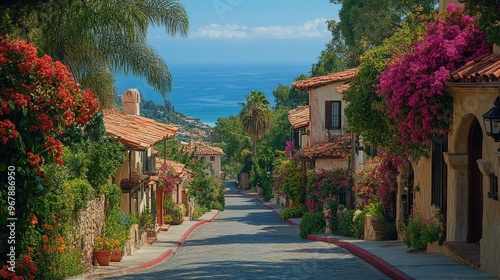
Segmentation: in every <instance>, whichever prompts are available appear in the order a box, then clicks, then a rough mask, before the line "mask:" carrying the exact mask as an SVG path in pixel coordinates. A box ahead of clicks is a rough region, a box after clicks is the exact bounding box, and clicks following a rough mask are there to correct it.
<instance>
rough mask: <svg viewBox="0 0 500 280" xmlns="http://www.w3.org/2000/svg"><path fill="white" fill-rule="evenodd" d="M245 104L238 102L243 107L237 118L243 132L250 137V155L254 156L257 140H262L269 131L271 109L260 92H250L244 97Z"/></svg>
mask: <svg viewBox="0 0 500 280" xmlns="http://www.w3.org/2000/svg"><path fill="white" fill-rule="evenodd" d="M245 99H246V103H244V102H240V103H239V104H240V105H241V106H243V109H241V111H240V114H239V118H240V122H241V124H242V126H243V130H244V131H245V132H246V133H248V134H249V135H250V136H252V154H253V157H255V156H256V149H257V140H258V139H260V138H262V136H264V135H265V134H266V133H267V132H268V131H269V124H270V122H271V109H270V105H269V101H267V98H266V95H265V94H264V93H263V92H260V91H251V92H250V95H248V94H247V95H245Z"/></svg>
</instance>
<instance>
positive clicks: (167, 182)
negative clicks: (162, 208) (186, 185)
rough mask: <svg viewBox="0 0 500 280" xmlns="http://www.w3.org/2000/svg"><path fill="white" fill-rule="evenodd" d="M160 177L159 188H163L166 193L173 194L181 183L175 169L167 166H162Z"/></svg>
mask: <svg viewBox="0 0 500 280" xmlns="http://www.w3.org/2000/svg"><path fill="white" fill-rule="evenodd" d="M158 177H159V180H158V186H159V187H162V188H163V191H164V192H166V193H172V191H173V190H174V188H175V186H177V183H178V182H179V177H178V176H176V175H175V171H174V168H173V167H172V166H168V165H167V164H162V166H161V169H160V172H159V174H158Z"/></svg>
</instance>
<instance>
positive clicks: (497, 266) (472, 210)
mask: <svg viewBox="0 0 500 280" xmlns="http://www.w3.org/2000/svg"><path fill="white" fill-rule="evenodd" d="M449 2H457V1H440V4H441V9H443V8H444V5H445V4H447V3H449ZM445 90H446V92H447V93H448V94H449V95H450V96H451V97H452V98H453V113H452V122H451V126H450V129H451V130H450V133H449V134H448V137H447V138H443V139H435V141H433V144H432V147H431V156H430V158H429V159H426V158H422V159H420V160H419V161H418V162H413V163H412V167H413V168H408V166H407V167H404V168H402V169H401V171H402V172H401V174H400V176H399V189H398V197H400V198H401V197H403V196H404V197H408V196H410V197H413V205H412V206H413V208H414V211H417V212H419V213H422V214H423V215H424V216H425V217H431V216H432V215H433V213H434V212H435V210H437V209H439V210H440V211H441V212H442V213H443V216H444V222H445V243H444V246H441V247H440V248H437V246H433V247H432V248H428V250H429V249H431V250H436V249H439V251H441V252H443V253H444V254H446V255H448V256H449V257H450V258H452V259H454V260H456V261H458V262H461V263H463V264H466V265H469V266H472V267H475V268H477V269H480V270H482V271H484V272H487V273H489V274H492V275H495V276H497V277H500V254H499V252H500V243H499V242H498V240H500V202H499V200H498V176H499V175H500V152H499V151H500V150H499V149H500V143H499V142H495V141H494V139H493V138H492V137H489V136H487V135H486V128H485V122H484V120H483V114H485V113H486V112H488V111H489V110H490V109H491V108H492V107H493V106H494V102H495V99H496V98H498V97H499V96H500V51H499V48H498V47H497V46H495V47H494V50H493V52H492V53H489V54H486V55H483V56H481V57H479V58H477V59H475V60H473V61H471V62H469V63H467V64H466V65H464V66H463V67H461V68H460V69H458V70H456V71H454V72H453V73H451V75H450V78H449V80H448V82H447V84H446V88H445ZM412 181H413V182H412ZM408 187H410V190H411V188H413V193H411V192H410V193H408V192H407V191H406V190H405V188H406V189H408ZM415 188H416V190H415ZM403 204H404V203H403V201H401V199H399V200H398V205H399V210H400V211H399V214H398V216H399V219H402V218H404V216H405V214H406V213H404V212H403V211H402V210H403V207H402V205H403ZM409 207H411V205H409Z"/></svg>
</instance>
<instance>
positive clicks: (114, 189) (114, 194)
mask: <svg viewBox="0 0 500 280" xmlns="http://www.w3.org/2000/svg"><path fill="white" fill-rule="evenodd" d="M98 194H103V195H104V196H105V198H106V206H105V208H106V215H108V214H109V211H111V210H113V208H115V207H120V198H121V195H122V189H121V188H120V187H119V186H117V185H115V184H105V185H102V186H101V187H100V188H99V190H98Z"/></svg>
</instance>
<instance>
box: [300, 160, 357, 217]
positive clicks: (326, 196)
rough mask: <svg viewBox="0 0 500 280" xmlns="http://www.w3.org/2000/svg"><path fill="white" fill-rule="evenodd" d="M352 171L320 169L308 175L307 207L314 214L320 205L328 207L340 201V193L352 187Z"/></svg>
mask: <svg viewBox="0 0 500 280" xmlns="http://www.w3.org/2000/svg"><path fill="white" fill-rule="evenodd" d="M352 175H353V174H352V170H351V169H343V168H339V169H331V170H325V169H320V170H318V171H316V170H313V171H311V172H309V173H308V174H307V180H308V184H307V187H306V193H307V198H308V200H307V207H308V210H309V211H311V212H314V210H315V209H314V208H316V206H318V205H328V204H329V203H330V202H338V201H339V192H340V191H341V190H348V189H350V188H351V187H352Z"/></svg>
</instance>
